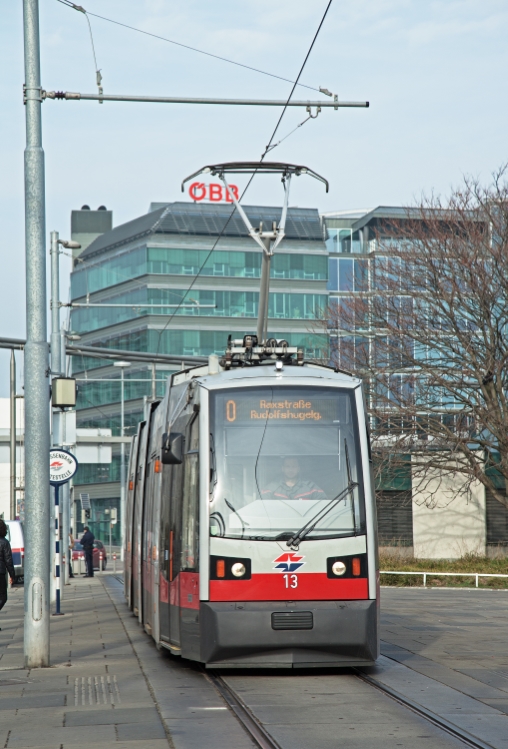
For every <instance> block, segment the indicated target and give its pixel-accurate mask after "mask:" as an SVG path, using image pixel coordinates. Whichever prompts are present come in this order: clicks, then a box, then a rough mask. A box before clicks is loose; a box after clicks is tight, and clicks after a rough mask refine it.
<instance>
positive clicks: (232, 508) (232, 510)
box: [224, 497, 249, 538]
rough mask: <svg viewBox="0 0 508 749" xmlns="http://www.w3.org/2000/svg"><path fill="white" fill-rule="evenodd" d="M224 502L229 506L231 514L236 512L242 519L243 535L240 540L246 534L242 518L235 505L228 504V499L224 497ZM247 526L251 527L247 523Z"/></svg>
mask: <svg viewBox="0 0 508 749" xmlns="http://www.w3.org/2000/svg"><path fill="white" fill-rule="evenodd" d="M224 502H225V503H226V504H227V506H228V507H229V509H230V510H231V512H234V513H235V515H236V516H237V517H238V518H239V519H240V523H241V525H242V535H241V536H240V538H243V536H244V533H245V526H244V524H243V520H242V516H241V515H240V513H238V512H237V511H236V510H235V508H234V507H233V505H232V504H231V502H228V500H227V499H226V497H224ZM247 525H249V524H248V523H247Z"/></svg>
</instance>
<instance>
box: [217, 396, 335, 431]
mask: <svg viewBox="0 0 508 749" xmlns="http://www.w3.org/2000/svg"><path fill="white" fill-rule="evenodd" d="M301 395H302V394H301V391H300V392H299V393H295V394H294V395H292V394H291V393H288V391H286V393H285V394H284V397H278V398H272V397H270V396H268V397H267V396H266V395H258V394H255V395H252V394H250V393H249V394H247V393H245V394H243V393H238V394H236V393H234V394H231V393H230V394H228V395H227V396H223V397H222V398H221V400H222V409H223V418H224V423H225V424H226V425H231V426H233V425H242V426H244V425H247V424H255V423H257V424H259V423H262V422H263V421H270V422H271V423H273V424H274V425H275V424H281V425H286V426H287V425H289V424H297V423H307V424H309V423H311V424H320V425H328V424H337V423H339V422H340V421H343V420H344V415H342V418H341V415H340V414H339V406H340V401H339V399H337V397H334V396H328V397H327V396H324V397H323V396H322V395H317V396H314V394H312V395H308V394H303V397H301Z"/></svg>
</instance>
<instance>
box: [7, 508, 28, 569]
mask: <svg viewBox="0 0 508 749" xmlns="http://www.w3.org/2000/svg"><path fill="white" fill-rule="evenodd" d="M5 524H6V526H7V540H8V541H9V543H10V545H11V549H12V561H13V563H14V572H15V574H16V578H15V581H14V582H16V583H22V582H23V580H24V579H25V538H24V535H23V523H22V522H21V520H6V521H5Z"/></svg>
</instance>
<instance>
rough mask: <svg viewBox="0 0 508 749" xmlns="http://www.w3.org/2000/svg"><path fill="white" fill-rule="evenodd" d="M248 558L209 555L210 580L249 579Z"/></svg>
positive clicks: (249, 564) (249, 563) (249, 565)
mask: <svg viewBox="0 0 508 749" xmlns="http://www.w3.org/2000/svg"><path fill="white" fill-rule="evenodd" d="M250 577H251V561H250V559H239V558H238V557H220V556H211V557H210V580H250Z"/></svg>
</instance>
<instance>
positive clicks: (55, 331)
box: [51, 231, 62, 444]
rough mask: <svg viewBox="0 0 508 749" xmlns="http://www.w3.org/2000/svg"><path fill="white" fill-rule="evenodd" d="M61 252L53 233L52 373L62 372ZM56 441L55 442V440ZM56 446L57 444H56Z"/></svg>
mask: <svg viewBox="0 0 508 749" xmlns="http://www.w3.org/2000/svg"><path fill="white" fill-rule="evenodd" d="M59 255H60V250H59V248H58V232H57V231H52V232H51V373H52V374H53V375H55V374H58V373H61V372H62V365H61V361H60V352H61V344H60V263H59ZM53 437H55V435H53ZM53 441H54V440H53ZM55 444H56V442H55Z"/></svg>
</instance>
